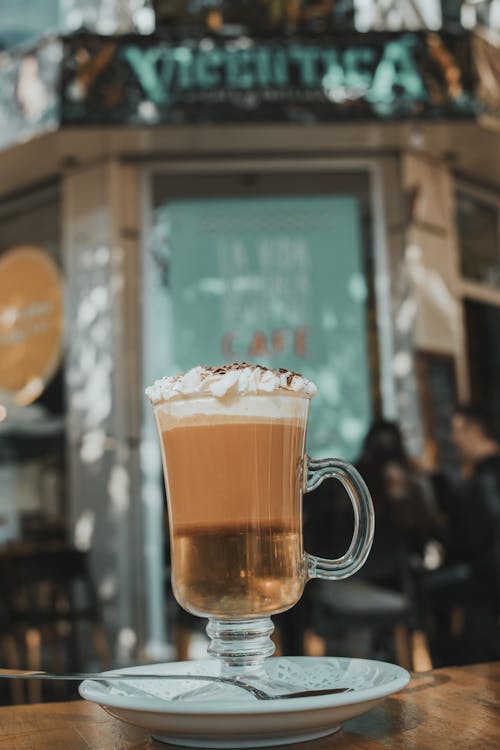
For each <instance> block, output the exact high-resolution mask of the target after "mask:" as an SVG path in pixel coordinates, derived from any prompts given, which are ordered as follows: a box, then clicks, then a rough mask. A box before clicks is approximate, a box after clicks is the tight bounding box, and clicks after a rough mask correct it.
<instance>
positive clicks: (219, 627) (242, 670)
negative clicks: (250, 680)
mask: <svg viewBox="0 0 500 750" xmlns="http://www.w3.org/2000/svg"><path fill="white" fill-rule="evenodd" d="M273 631H274V625H273V623H272V621H271V618H270V617H262V618H260V619H258V620H216V619H213V618H210V620H209V621H208V625H207V635H208V637H209V638H210V645H209V647H208V649H207V650H208V653H209V654H210V656H216V657H217V658H218V659H220V661H221V665H222V666H221V676H223V677H229V676H230V677H236V676H238V675H240V676H242V675H259V674H260V673H263V671H264V669H263V665H264V662H265V660H266V659H267V657H268V656H272V655H273V654H274V650H275V645H274V643H273V641H272V640H271V634H272V633H273Z"/></svg>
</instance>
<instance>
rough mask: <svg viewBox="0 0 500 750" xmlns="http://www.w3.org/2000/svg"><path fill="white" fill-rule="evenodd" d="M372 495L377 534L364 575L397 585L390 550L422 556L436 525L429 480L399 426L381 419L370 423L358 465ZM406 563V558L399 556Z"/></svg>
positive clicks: (400, 553) (393, 561)
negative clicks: (407, 445)
mask: <svg viewBox="0 0 500 750" xmlns="http://www.w3.org/2000/svg"><path fill="white" fill-rule="evenodd" d="M356 466H357V469H358V471H359V472H360V474H361V476H362V477H363V479H364V480H365V482H366V484H367V486H368V488H369V490H370V492H371V494H372V498H373V504H374V508H375V518H376V533H375V539H374V543H373V548H372V553H371V555H370V557H371V561H370V558H369V559H368V562H367V565H368V567H367V569H366V571H365V574H364V575H365V576H366V577H370V578H373V579H375V580H377V582H378V583H383V584H386V585H391V584H392V585H397V578H398V576H399V574H400V572H401V571H400V570H398V569H397V567H395V559H394V554H391V551H392V552H393V553H395V552H396V550H399V555H400V556H407V555H422V554H423V548H424V545H425V542H426V541H427V539H428V538H429V537H430V536H432V535H433V533H434V530H435V528H436V526H437V525H438V512H437V507H436V503H435V500H434V494H433V488H432V483H431V482H430V481H429V479H428V477H427V476H426V475H425V473H424V472H422V471H421V470H420V468H419V466H418V464H417V462H416V461H414V460H413V459H412V458H411V457H410V456H409V455H408V453H407V450H406V447H405V445H404V440H403V435H402V432H401V429H400V428H399V426H398V424H397V423H396V422H393V421H389V420H384V419H380V420H377V421H376V422H374V423H373V424H372V426H371V427H370V429H369V431H368V433H367V435H366V437H365V440H364V443H363V447H362V450H361V455H360V457H359V459H358V461H357V463H356ZM400 562H401V564H402V565H405V564H406V562H407V560H406V559H401V560H400Z"/></svg>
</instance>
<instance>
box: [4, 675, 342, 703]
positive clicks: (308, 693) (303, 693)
mask: <svg viewBox="0 0 500 750" xmlns="http://www.w3.org/2000/svg"><path fill="white" fill-rule="evenodd" d="M2 677H5V678H7V679H11V680H67V681H70V680H74V681H77V682H80V681H82V680H97V681H99V682H105V683H106V682H109V681H110V680H184V682H186V681H191V680H194V681H199V682H216V683H222V684H225V685H232V686H233V687H239V688H241V689H242V690H246V691H247V693H251V695H253V696H254V698H257V699H258V700H261V701H272V700H281V699H283V698H310V697H314V696H318V695H335V694H337V693H347V692H349V691H351V690H352V688H320V689H319V690H298V691H295V692H291V693H280V694H279V695H278V694H272V693H267V692H266V691H265V690H262V688H258V687H255V685H252V684H251V683H249V682H244V681H243V680H241V679H239V678H238V677H217V676H215V675H204V674H146V673H139V672H137V673H134V672H130V673H128V674H125V673H123V672H122V673H118V672H114V673H113V674H104V673H102V672H66V673H62V672H61V673H56V672H43V671H31V670H27V669H0V678H2ZM141 694H142V695H143V694H144V693H142V691H141ZM155 697H157V696H155ZM179 698H182V695H179V696H177V699H179Z"/></svg>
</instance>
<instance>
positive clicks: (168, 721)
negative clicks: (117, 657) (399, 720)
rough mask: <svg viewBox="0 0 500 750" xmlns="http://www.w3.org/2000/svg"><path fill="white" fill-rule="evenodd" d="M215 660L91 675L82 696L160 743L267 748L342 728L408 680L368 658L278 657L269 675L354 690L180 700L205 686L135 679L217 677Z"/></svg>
mask: <svg viewBox="0 0 500 750" xmlns="http://www.w3.org/2000/svg"><path fill="white" fill-rule="evenodd" d="M218 669H219V665H218V663H217V662H216V661H215V660H213V659H206V660H203V661H191V662H173V663H171V664H155V665H149V664H148V665H147V667H131V668H129V669H126V670H125V669H122V670H120V672H126V673H127V674H130V680H128V679H127V680H123V681H122V680H120V681H119V682H118V681H116V682H109V683H100V682H92V681H91V680H86V681H85V682H83V683H82V684H81V685H80V694H81V696H82V697H83V698H86V699H87V700H89V701H92V702H94V703H98V704H99V705H100V706H102V708H103V709H104V710H105V711H107V712H108V713H109V714H111V716H114V717H116V718H117V719H121V720H122V721H126V722H128V723H129V724H133V725H134V726H138V727H142V728H143V729H145V730H146V731H148V732H149V733H150V734H151V735H152V736H153V737H154V738H155V739H157V740H159V741H160V742H170V743H172V744H174V745H184V746H186V747H207V748H215V747H217V748H241V747H268V746H272V745H286V744H288V743H293V742H304V741H306V740H313V739H317V738H319V737H325V736H327V735H329V734H333V732H336V731H338V730H339V729H340V728H341V726H342V723H343V722H344V721H346V720H347V719H351V718H353V717H354V716H358V715H359V714H362V713H364V712H365V711H368V710H369V709H371V708H373V706H375V705H376V704H377V703H378V702H379V701H381V700H382V699H383V698H385V697H386V696H388V695H391V693H395V692H397V691H398V690H401V689H402V688H403V687H405V685H407V684H408V681H409V679H410V675H409V674H408V672H406V671H405V670H404V669H402V668H401V667H397V666H395V665H394V664H386V663H384V662H379V661H369V660H365V659H341V658H333V657H321V658H320V657H307V656H306V657H287V658H284V657H276V658H273V659H269V660H268V662H266V669H267V671H268V673H269V674H270V676H272V677H274V678H275V679H278V680H285V681H291V682H292V683H293V684H294V685H296V686H297V688H296V689H302V690H306V689H310V690H317V689H320V688H328V687H329V688H335V687H350V688H352V690H351V691H349V692H348V693H337V694H334V695H323V696H315V697H308V698H293V699H278V700H272V701H259V700H257V699H256V698H254V697H253V696H252V695H250V694H248V693H246V692H244V691H243V690H241V689H239V688H235V687H231V686H226V685H221V686H219V687H217V690H218V691H219V693H218V697H217V700H214V701H202V700H185V701H180V700H174V698H176V696H178V695H179V694H180V693H183V692H185V691H186V690H190V689H192V688H193V687H199V686H200V683H194V682H192V681H191V682H189V681H186V682H183V681H171V682H169V681H167V680H164V681H162V680H156V679H151V680H142V679H141V680H135V681H134V672H136V673H137V672H144V671H146V670H147V671H148V673H149V672H151V673H152V674H153V673H154V674H158V675H162V674H217V672H218Z"/></svg>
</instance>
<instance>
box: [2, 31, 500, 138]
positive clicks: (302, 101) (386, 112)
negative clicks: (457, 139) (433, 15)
mask: <svg viewBox="0 0 500 750" xmlns="http://www.w3.org/2000/svg"><path fill="white" fill-rule="evenodd" d="M478 39H479V35H478V34H470V33H460V34H449V33H436V32H423V31H422V32H401V33H397V32H394V33H389V32H370V33H366V34H359V33H344V34H337V35H333V34H330V35H324V34H318V35H315V36H312V35H310V36H300V35H297V36H294V37H285V36H281V37H278V38H276V39H271V38H260V37H249V36H244V37H240V38H235V39H224V38H222V37H206V38H199V39H191V40H189V39H187V40H183V41H182V42H174V41H166V40H165V39H164V38H159V37H155V36H140V35H135V36H122V37H101V36H97V35H90V34H86V35H76V36H72V37H67V38H64V37H62V38H59V39H49V40H44V41H42V42H40V44H39V45H38V47H36V48H35V49H33V50H31V51H27V52H18V53H12V54H10V56H9V55H8V54H7V53H5V58H4V60H3V63H2V61H1V60H0V148H2V147H5V146H7V145H9V144H10V143H13V142H15V141H19V140H25V139H26V138H30V137H33V136H34V135H37V134H39V133H41V132H44V131H46V130H47V129H48V128H52V129H53V128H57V127H60V126H65V125H67V126H73V125H78V126H80V127H85V126H88V125H91V126H95V125H99V126H106V125H112V126H117V125H128V126H130V125H132V126H142V127H144V126H150V125H162V124H165V125H168V124H172V125H181V124H185V123H187V124H203V125H206V124H218V123H252V122H255V123H257V122H259V123H274V122H289V123H297V124H304V125H308V124H311V123H315V122H337V121H339V120H353V119H365V120H366V119H383V120H390V119H404V118H412V119H415V118H420V119H432V120H435V119H440V118H470V119H473V118H476V117H477V116H478V115H481V114H483V113H488V112H489V113H490V114H491V111H490V109H491V105H492V103H493V105H494V106H495V102H497V101H498V98H499V94H498V91H500V81H499V75H498V70H499V64H498V60H499V58H500V51H499V49H498V47H496V46H495V45H494V44H493V42H491V41H489V42H487V43H476V42H477V40H478ZM476 58H477V59H476ZM493 114H497V112H496V108H495V111H494V112H493Z"/></svg>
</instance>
